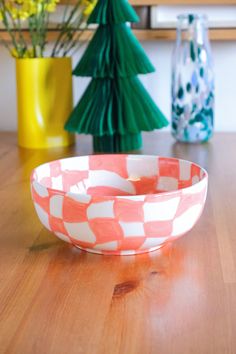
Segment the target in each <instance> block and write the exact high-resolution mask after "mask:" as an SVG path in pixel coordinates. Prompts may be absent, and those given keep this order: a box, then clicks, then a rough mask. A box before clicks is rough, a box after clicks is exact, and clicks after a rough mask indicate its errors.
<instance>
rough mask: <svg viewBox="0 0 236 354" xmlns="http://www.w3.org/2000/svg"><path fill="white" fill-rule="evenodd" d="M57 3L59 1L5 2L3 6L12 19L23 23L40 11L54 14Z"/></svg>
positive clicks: (25, 0)
mask: <svg viewBox="0 0 236 354" xmlns="http://www.w3.org/2000/svg"><path fill="white" fill-rule="evenodd" d="M58 2H59V0H6V1H5V6H6V10H7V11H8V12H9V14H10V15H11V16H12V18H13V19H20V20H23V21H24V20H26V19H27V18H29V17H31V16H35V15H38V14H40V13H41V12H42V11H46V12H54V11H55V10H56V6H57V4H58ZM3 11H4V9H3Z"/></svg>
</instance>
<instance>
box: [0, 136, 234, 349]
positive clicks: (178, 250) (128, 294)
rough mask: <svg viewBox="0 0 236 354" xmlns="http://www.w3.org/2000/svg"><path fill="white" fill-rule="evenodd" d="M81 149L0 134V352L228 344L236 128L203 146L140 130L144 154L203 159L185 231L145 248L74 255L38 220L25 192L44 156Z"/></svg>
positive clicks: (82, 142)
mask: <svg viewBox="0 0 236 354" xmlns="http://www.w3.org/2000/svg"><path fill="white" fill-rule="evenodd" d="M86 153H91V144H90V140H89V139H87V138H84V137H79V141H78V144H77V146H76V147H73V148H67V149H65V148H64V149H54V150H50V151H43V150H38V151H33V150H25V149H20V148H18V147H17V146H16V137H15V135H14V134H7V133H1V134H0V226H1V233H0V353H1V354H2V353H17V354H28V353H30V354H31V353H32V354H37V353H39V354H48V353H53V354H67V353H68V354H73V353H75V354H80V353H82V354H93V353H96V354H97V353H98V354H116V353H119V354H133V353H135V354H136V353H137V354H146V353H148V354H190V353H194V354H211V353H212V354H213V353H214V354H218V353H219V354H225V353H227V354H228V353H231V354H234V353H236V336H235V328H236V134H216V135H215V137H214V139H213V140H212V141H211V142H210V143H209V144H205V145H185V144H179V143H175V142H174V140H173V139H172V138H171V137H170V136H169V134H168V133H151V134H149V135H146V134H145V135H144V149H143V153H147V154H159V155H166V156H177V157H181V158H186V159H190V160H193V161H194V162H197V163H199V164H201V165H202V166H204V167H205V168H206V169H207V170H208V171H209V174H210V188H209V194H208V199H207V203H206V208H205V211H204V214H203V216H202V218H201V219H200V221H199V222H198V224H197V226H196V227H195V228H194V229H193V230H192V231H191V232H190V233H189V234H188V235H187V236H185V237H183V238H181V239H180V240H178V241H176V242H175V243H174V244H173V245H168V246H166V247H164V248H163V249H161V250H160V251H156V252H153V253H150V254H145V255H140V256H128V257H127V256H126V257H125V256H123V257H108V256H99V255H94V254H88V253H84V252H82V251H79V250H77V249H75V248H73V247H72V246H70V245H68V244H66V243H63V242H62V241H60V240H58V239H56V238H55V237H54V236H53V235H51V234H50V232H48V231H47V230H46V229H44V228H42V226H41V224H40V222H39V221H38V219H37V217H36V214H35V212H34V209H33V205H32V202H31V197H30V190H29V175H30V172H31V170H32V169H33V168H34V167H35V166H37V165H38V164H41V163H43V162H46V161H49V160H53V159H58V158H61V157H65V156H70V155H77V154H86Z"/></svg>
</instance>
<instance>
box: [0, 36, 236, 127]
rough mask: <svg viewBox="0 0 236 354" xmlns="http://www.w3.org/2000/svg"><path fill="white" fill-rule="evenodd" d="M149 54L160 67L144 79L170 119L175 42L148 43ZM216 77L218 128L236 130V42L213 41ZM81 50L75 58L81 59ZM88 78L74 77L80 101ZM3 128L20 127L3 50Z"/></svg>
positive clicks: (0, 69)
mask: <svg viewBox="0 0 236 354" xmlns="http://www.w3.org/2000/svg"><path fill="white" fill-rule="evenodd" d="M143 46H144V49H145V50H146V52H147V55H148V56H149V57H150V59H151V61H152V62H153V64H154V65H155V66H156V69H157V71H156V73H154V74H150V75H146V76H143V77H142V78H141V79H142V81H143V83H144V85H145V86H146V88H147V89H148V90H149V92H150V94H151V95H152V97H153V98H154V100H155V101H156V102H157V104H158V105H159V107H160V108H161V109H162V110H163V112H164V113H165V114H166V115H167V117H168V119H170V72H171V71H170V68H171V65H170V61H171V50H172V46H173V43H167V42H158V41H157V42H145V43H143ZM212 49H213V55H214V60H215V76H216V115H215V122H216V124H215V127H216V130H218V131H236V110H235V106H236V86H235V83H236V42H224V43H223V42H222V43H220V42H218V43H213V44H212ZM80 55H81V52H80V53H79V54H78V55H77V56H76V57H75V58H74V62H75V63H76V62H77V61H78V58H79V56H80ZM87 82H88V79H82V78H75V79H74V96H75V101H76V102H77V100H78V98H79V96H80V95H81V93H82V92H83V91H84V89H85V86H86V84H87ZM0 130H16V95H15V68H14V60H13V59H11V58H10V57H9V54H8V53H7V52H6V51H5V49H3V48H1V49H0Z"/></svg>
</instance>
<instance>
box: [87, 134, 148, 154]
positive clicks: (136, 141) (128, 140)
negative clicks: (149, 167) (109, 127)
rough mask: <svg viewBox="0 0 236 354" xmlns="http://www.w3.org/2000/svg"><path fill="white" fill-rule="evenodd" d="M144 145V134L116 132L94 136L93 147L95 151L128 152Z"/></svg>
mask: <svg viewBox="0 0 236 354" xmlns="http://www.w3.org/2000/svg"><path fill="white" fill-rule="evenodd" d="M141 147H142V136H141V133H139V134H126V135H120V134H114V135H105V136H102V137H98V136H94V137H93V149H94V151H95V152H105V153H113V152H128V151H133V150H139V149H141Z"/></svg>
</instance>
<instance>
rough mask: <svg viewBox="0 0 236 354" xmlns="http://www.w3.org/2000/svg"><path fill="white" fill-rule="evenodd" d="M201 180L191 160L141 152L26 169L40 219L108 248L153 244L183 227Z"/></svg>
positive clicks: (188, 223) (193, 218)
mask: <svg viewBox="0 0 236 354" xmlns="http://www.w3.org/2000/svg"><path fill="white" fill-rule="evenodd" d="M207 185H208V175H207V172H206V171H205V170H204V169H203V168H201V167H200V166H198V165H196V164H194V163H192V162H189V161H185V160H179V159H175V158H166V157H157V156H145V155H97V156H82V157H72V158H68V159H63V160H58V161H53V162H49V163H46V164H44V165H41V166H39V167H37V168H36V169H35V170H34V171H33V172H32V175H31V191H32V199H33V202H34V206H35V209H36V212H37V214H38V217H39V219H40V221H41V222H42V224H43V225H44V226H45V227H46V228H47V229H48V230H50V231H52V232H53V233H54V234H55V235H56V236H57V237H59V238H60V239H62V240H64V241H66V242H69V243H71V244H73V245H74V246H76V247H78V248H80V249H83V250H86V251H89V252H93V253H99V254H111V255H130V254H139V253H144V252H149V251H154V250H156V249H158V248H160V247H161V246H163V245H164V244H165V243H166V242H169V241H173V240H175V239H176V238H178V237H180V236H182V235H183V234H185V233H186V232H188V231H189V230H190V229H191V228H192V227H193V226H194V225H195V223H196V222H197V220H198V219H199V217H200V215H201V213H202V210H203V208H204V204H205V200H206V194H207Z"/></svg>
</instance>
